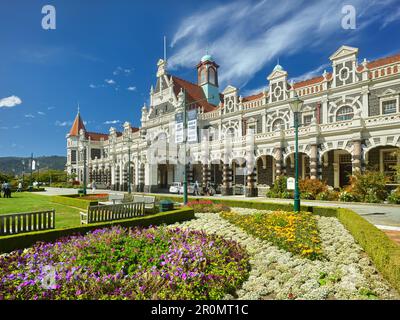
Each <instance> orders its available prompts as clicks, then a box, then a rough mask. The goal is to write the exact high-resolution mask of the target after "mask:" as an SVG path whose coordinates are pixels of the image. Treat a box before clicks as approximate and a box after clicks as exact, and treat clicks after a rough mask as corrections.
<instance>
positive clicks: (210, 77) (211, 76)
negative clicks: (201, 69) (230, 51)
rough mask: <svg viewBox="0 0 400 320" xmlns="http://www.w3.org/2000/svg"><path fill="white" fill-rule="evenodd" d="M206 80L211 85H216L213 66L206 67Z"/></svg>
mask: <svg viewBox="0 0 400 320" xmlns="http://www.w3.org/2000/svg"><path fill="white" fill-rule="evenodd" d="M208 81H209V82H210V83H211V84H213V85H217V81H216V78H215V70H214V68H209V69H208Z"/></svg>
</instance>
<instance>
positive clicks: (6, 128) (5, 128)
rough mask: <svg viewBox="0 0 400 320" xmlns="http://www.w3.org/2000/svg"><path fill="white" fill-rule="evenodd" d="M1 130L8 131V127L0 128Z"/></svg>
mask: <svg viewBox="0 0 400 320" xmlns="http://www.w3.org/2000/svg"><path fill="white" fill-rule="evenodd" d="M0 129H1V130H8V127H0Z"/></svg>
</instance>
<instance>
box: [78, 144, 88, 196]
mask: <svg viewBox="0 0 400 320" xmlns="http://www.w3.org/2000/svg"><path fill="white" fill-rule="evenodd" d="M80 142H81V155H82V157H83V195H84V196H86V194H87V191H86V185H87V181H86V158H87V152H86V146H85V143H86V140H84V139H81V140H80Z"/></svg>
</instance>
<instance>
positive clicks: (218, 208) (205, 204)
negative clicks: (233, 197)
mask: <svg viewBox="0 0 400 320" xmlns="http://www.w3.org/2000/svg"><path fill="white" fill-rule="evenodd" d="M187 206H188V207H191V208H192V209H193V210H194V212H195V213H196V212H210V213H219V212H222V211H231V208H229V207H228V206H226V205H224V204H221V203H213V202H212V201H211V200H194V201H189V202H188V203H187Z"/></svg>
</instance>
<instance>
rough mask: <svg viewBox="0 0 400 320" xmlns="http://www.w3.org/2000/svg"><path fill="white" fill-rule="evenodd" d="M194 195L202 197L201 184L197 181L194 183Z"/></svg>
mask: <svg viewBox="0 0 400 320" xmlns="http://www.w3.org/2000/svg"><path fill="white" fill-rule="evenodd" d="M193 189H194V190H193V193H194V195H195V196H199V195H200V192H199V182H198V181H197V180H196V181H195V182H194V187H193Z"/></svg>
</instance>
